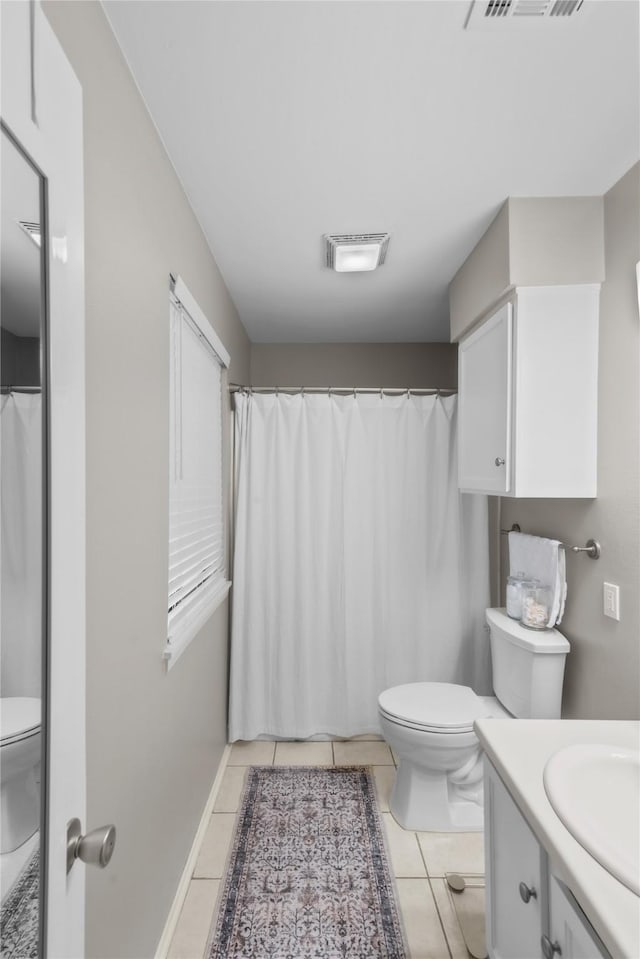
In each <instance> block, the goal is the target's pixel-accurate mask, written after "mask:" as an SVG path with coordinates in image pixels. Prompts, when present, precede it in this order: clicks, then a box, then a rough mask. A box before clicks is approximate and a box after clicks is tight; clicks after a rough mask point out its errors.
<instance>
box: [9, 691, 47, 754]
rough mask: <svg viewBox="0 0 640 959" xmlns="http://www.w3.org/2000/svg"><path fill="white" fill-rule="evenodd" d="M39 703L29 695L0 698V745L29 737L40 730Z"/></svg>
mask: <svg viewBox="0 0 640 959" xmlns="http://www.w3.org/2000/svg"><path fill="white" fill-rule="evenodd" d="M40 710H41V703H40V700H39V699H36V698H34V697H30V696H10V697H6V698H2V699H0V746H8V745H9V744H10V743H17V742H20V741H21V740H22V739H29V737H31V736H36V735H38V733H39V732H40V723H41V712H40Z"/></svg>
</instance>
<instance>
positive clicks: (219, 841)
mask: <svg viewBox="0 0 640 959" xmlns="http://www.w3.org/2000/svg"><path fill="white" fill-rule="evenodd" d="M235 823H236V817H235V813H224V812H223V813H220V812H217V813H214V814H213V815H212V817H211V821H210V822H209V825H208V827H207V831H206V833H205V834H204V839H203V841H202V846H201V847H200V853H199V855H198V859H197V862H196V868H195V869H194V871H193V878H194V879H221V878H222V875H223V872H224V868H225V865H226V863H227V857H228V855H229V849H230V848H231V839H232V836H233V831H234V826H235Z"/></svg>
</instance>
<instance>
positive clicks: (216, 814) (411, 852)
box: [168, 736, 484, 959]
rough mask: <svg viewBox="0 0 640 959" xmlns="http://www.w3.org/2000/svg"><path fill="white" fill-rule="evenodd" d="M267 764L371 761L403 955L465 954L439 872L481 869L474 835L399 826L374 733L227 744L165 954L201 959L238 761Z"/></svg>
mask: <svg viewBox="0 0 640 959" xmlns="http://www.w3.org/2000/svg"><path fill="white" fill-rule="evenodd" d="M271 764H274V765H276V766H295V765H301V766H331V765H334V764H335V765H337V766H355V765H366V766H371V767H372V768H373V773H374V776H375V780H376V785H377V789H378V798H379V802H380V810H381V812H382V818H383V820H384V824H385V828H386V831H387V842H388V849H389V855H390V858H391V868H392V870H393V872H394V874H395V877H396V885H397V890H398V898H399V905H400V909H401V912H402V919H403V922H404V926H405V932H406V936H407V943H408V946H409V950H410V953H411V959H469V953H468V952H467V949H466V946H465V944H464V939H463V937H462V933H461V931H460V926H459V924H458V921H457V918H456V915H455V911H454V908H453V903H452V900H451V895H452V894H451V893H450V891H449V888H448V886H447V884H446V881H445V879H444V874H445V872H460V873H469V874H472V873H483V872H484V861H483V842H482V833H428V832H418V833H415V832H407V831H405V830H404V829H401V827H400V826H398V824H397V823H396V821H395V820H394V818H393V816H392V815H391V813H390V812H389V797H390V794H391V788H392V785H393V780H394V777H395V769H396V767H395V763H394V757H393V754H392V752H391V750H390V749H389V747H388V746H387V744H386V743H384V742H382V741H380V740H379V738H377V737H375V736H370V737H362V736H361V737H358V738H357V739H355V740H348V741H334V742H312V743H310V742H305V743H302V742H278V743H273V742H245V743H236V744H235V745H234V746H233V747H232V749H231V755H230V757H229V761H228V764H227V768H226V770H225V772H224V777H223V779H222V783H221V787H220V790H219V792H218V796H217V798H216V802H215V806H214V811H213V814H212V816H211V822H210V824H209V827H208V829H207V832H206V835H205V837H204V841H203V843H202V847H201V849H200V853H199V856H198V860H197V862H196V866H195V869H194V872H193V878H192V880H191V883H190V886H189V891H188V893H187V897H186V900H185V903H184V906H183V909H182V912H181V914H180V919H179V920H178V925H177V928H176V932H175V935H174V937H173V940H172V942H171V946H170V948H169V954H168V959H203V956H204V950H205V947H206V942H207V937H208V933H209V927H210V925H211V921H212V918H213V912H214V906H215V901H216V898H217V895H218V891H219V888H220V881H221V879H222V876H223V875H224V869H225V866H226V861H227V856H228V855H229V850H230V845H231V839H232V836H233V829H234V826H235V819H236V813H237V810H238V806H239V802H240V797H241V794H242V787H243V784H244V777H245V772H246V767H247V766H268V765H271Z"/></svg>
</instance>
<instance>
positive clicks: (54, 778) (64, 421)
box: [0, 3, 109, 959]
mask: <svg viewBox="0 0 640 959" xmlns="http://www.w3.org/2000/svg"><path fill="white" fill-rule="evenodd" d="M0 20H1V39H2V44H1V51H2V52H1V56H0V63H1V66H2V73H1V84H0V86H1V90H2V102H1V107H0V109H1V112H2V120H3V121H4V123H5V124H6V125H7V127H8V128H9V129H10V130H11V132H12V134H13V136H14V137H15V138H16V139H17V140H18V142H19V143H20V145H21V146H22V148H23V149H24V151H25V152H26V153H27V154H28V155H29V156H30V158H31V159H32V161H33V162H34V163H35V164H37V166H38V167H39V168H40V170H41V171H42V174H43V175H44V176H45V177H47V180H48V210H47V220H48V223H47V228H48V236H49V239H50V245H49V249H48V251H47V253H48V263H47V273H48V277H47V279H48V285H49V351H48V352H49V371H50V380H49V391H48V402H49V422H50V430H49V441H48V442H49V484H50V485H49V503H50V509H49V517H48V525H49V535H50V541H49V568H48V578H49V604H50V614H49V615H50V626H49V628H50V635H49V643H50V660H49V664H48V681H49V716H48V717H47V720H48V739H49V750H48V751H49V756H48V764H47V765H48V778H47V784H46V787H47V796H48V823H49V830H48V841H47V858H48V862H47V866H46V868H47V880H46V885H47V917H46V922H47V925H46V942H45V943H43V945H42V951H43V954H44V955H46V956H48V957H49V959H59V957H65V956H84V955H85V948H84V942H85V868H86V867H85V866H84V864H83V863H80V862H78V863H76V865H75V866H74V868H73V869H72V870H71V872H70V873H69V875H67V873H66V854H65V851H66V843H67V822H68V821H69V820H70V819H71V818H73V817H76V816H77V817H78V818H79V819H80V820H81V821H82V825H83V830H86V829H87V828H91V826H92V825H95V824H93V823H92V824H91V825H89V824H88V823H87V822H86V765H85V762H86V740H85V727H86V723H85V716H86V708H85V683H86V666H85V634H86V606H85V602H86V597H85V546H86V543H85V541H86V527H85V305H84V185H83V184H84V179H83V177H84V173H83V163H84V151H83V126H82V122H83V112H82V88H81V86H80V83H79V82H78V79H77V77H76V75H75V73H74V72H73V69H72V68H71V65H70V64H69V62H68V60H67V58H66V56H65V54H64V52H63V50H62V47H61V45H60V43H59V41H58V39H57V37H56V35H55V32H54V30H53V28H52V27H51V25H50V23H49V21H48V20H47V18H46V16H45V15H44V13H43V12H42V9H41V7H40V5H39V4H35V5H32V4H29V3H0ZM34 107H35V111H34ZM36 116H37V123H36V122H35V117H36ZM107 881H109V880H107Z"/></svg>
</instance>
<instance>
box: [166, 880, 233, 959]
mask: <svg viewBox="0 0 640 959" xmlns="http://www.w3.org/2000/svg"><path fill="white" fill-rule="evenodd" d="M219 887H220V881H219V880H218V879H192V880H191V882H190V883H189V890H188V892H187V897H186V899H185V901H184V905H183V907H182V912H181V913H180V918H179V919H178V925H177V926H176V931H175V933H174V935H173V939H172V940H171V945H170V946H169V952H168V953H167V959H201V957H202V956H204V951H205V948H206V945H207V938H208V936H209V929H210V927H211V920H212V918H213V912H214V908H215V904H216V899H217V897H218V889H219Z"/></svg>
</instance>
